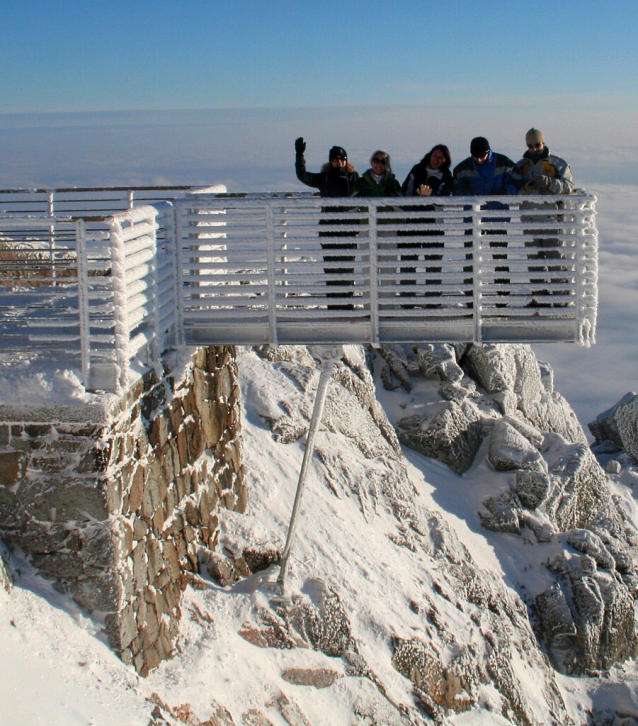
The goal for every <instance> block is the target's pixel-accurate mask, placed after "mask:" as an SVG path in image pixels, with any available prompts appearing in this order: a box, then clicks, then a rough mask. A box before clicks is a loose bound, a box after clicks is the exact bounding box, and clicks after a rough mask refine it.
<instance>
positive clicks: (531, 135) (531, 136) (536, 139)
mask: <svg viewBox="0 0 638 726" xmlns="http://www.w3.org/2000/svg"><path fill="white" fill-rule="evenodd" d="M525 143H526V144H527V145H528V146H532V144H544V143H545V137H544V136H543V132H542V131H539V130H538V129H533V128H532V129H530V130H529V131H528V132H527V133H526V134H525Z"/></svg>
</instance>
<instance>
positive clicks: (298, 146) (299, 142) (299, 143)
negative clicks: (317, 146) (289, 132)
mask: <svg viewBox="0 0 638 726" xmlns="http://www.w3.org/2000/svg"><path fill="white" fill-rule="evenodd" d="M305 150H306V142H305V141H304V140H303V136H300V137H299V138H298V139H296V140H295V153H296V154H297V156H303V153H304V151H305Z"/></svg>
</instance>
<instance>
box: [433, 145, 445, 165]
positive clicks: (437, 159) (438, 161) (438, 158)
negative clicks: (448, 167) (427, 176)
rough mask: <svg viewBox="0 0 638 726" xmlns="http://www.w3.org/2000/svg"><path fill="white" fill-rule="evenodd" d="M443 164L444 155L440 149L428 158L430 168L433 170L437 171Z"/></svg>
mask: <svg viewBox="0 0 638 726" xmlns="http://www.w3.org/2000/svg"><path fill="white" fill-rule="evenodd" d="M443 164H445V154H444V153H443V152H442V151H441V149H435V150H434V151H433V152H432V156H430V166H431V167H432V168H433V169H438V168H439V167H440V166H442V165H443Z"/></svg>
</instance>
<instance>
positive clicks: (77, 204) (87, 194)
mask: <svg viewBox="0 0 638 726" xmlns="http://www.w3.org/2000/svg"><path fill="white" fill-rule="evenodd" d="M194 189H197V187H192V186H131V187H66V188H58V189H0V215H1V214H2V213H3V212H4V213H7V214H13V215H34V214H38V215H46V216H48V217H53V216H58V217H60V216H63V217H84V218H86V217H87V216H106V215H109V214H115V213H117V212H125V211H126V210H128V209H133V207H141V206H145V205H148V204H155V203H156V202H159V201H170V200H171V199H175V197H178V196H182V195H184V194H185V193H187V192H189V191H193V190H194Z"/></svg>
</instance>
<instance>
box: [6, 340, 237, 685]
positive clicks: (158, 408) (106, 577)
mask: <svg viewBox="0 0 638 726" xmlns="http://www.w3.org/2000/svg"><path fill="white" fill-rule="evenodd" d="M105 400H106V401H107V403H104V404H102V405H89V404H87V405H86V406H84V407H82V406H57V407H55V408H52V409H46V408H37V409H36V408H31V409H30V408H29V407H22V408H19V409H18V408H16V407H12V406H7V405H5V406H0V536H1V537H2V539H3V540H4V541H5V542H6V543H7V544H8V545H9V546H10V547H20V548H21V549H22V550H23V551H24V552H25V553H26V554H27V555H28V556H29V558H30V559H31V560H32V562H33V563H34V565H35V566H36V567H37V568H38V569H39V570H40V573H41V574H42V575H43V576H44V577H47V578H50V579H52V580H53V581H54V583H55V586H56V587H57V588H58V589H59V590H61V591H64V592H69V593H71V594H72V596H73V598H74V599H75V600H76V601H77V602H78V603H80V604H81V605H82V606H84V607H86V608H87V609H89V610H91V611H98V612H100V613H102V614H104V616H105V623H106V630H107V633H108V637H109V641H110V643H111V645H112V646H113V647H114V648H115V650H116V651H117V652H118V653H119V654H120V656H121V657H122V659H123V660H124V661H125V662H128V663H133V664H134V666H135V668H136V669H137V670H138V672H140V673H141V674H146V673H147V672H148V671H149V670H150V669H151V668H153V667H154V666H156V665H157V664H158V663H159V662H160V660H162V659H163V658H167V657H169V656H170V654H171V652H172V649H173V645H174V641H175V636H176V633H177V626H178V622H179V619H180V616H181V613H180V600H181V593H182V591H183V589H184V588H185V586H186V582H187V577H188V572H189V571H190V572H196V571H197V570H198V559H197V548H198V546H199V545H204V546H206V547H210V548H211V549H214V547H215V546H216V543H217V538H218V531H219V526H218V525H219V509H220V508H221V507H226V508H229V509H235V510H239V511H243V509H244V508H245V505H246V489H245V479H244V471H243V465H242V454H241V439H240V409H239V388H238V385H237V370H236V362H235V350H234V348H232V347H230V348H229V347H210V348H200V349H198V350H197V352H196V353H195V354H194V356H193V358H192V361H191V363H190V364H189V365H188V366H186V368H185V370H184V371H183V373H182V375H181V376H180V379H179V380H175V379H174V378H173V377H171V376H167V377H165V378H163V379H162V380H159V381H158V380H157V378H156V377H155V376H154V375H153V374H152V373H149V374H147V375H146V376H144V377H143V378H141V379H139V380H138V382H137V383H136V384H134V385H133V386H132V387H131V389H130V390H129V391H128V392H127V393H126V394H125V395H124V396H123V397H121V398H119V399H115V398H113V397H111V398H110V399H105Z"/></svg>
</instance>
